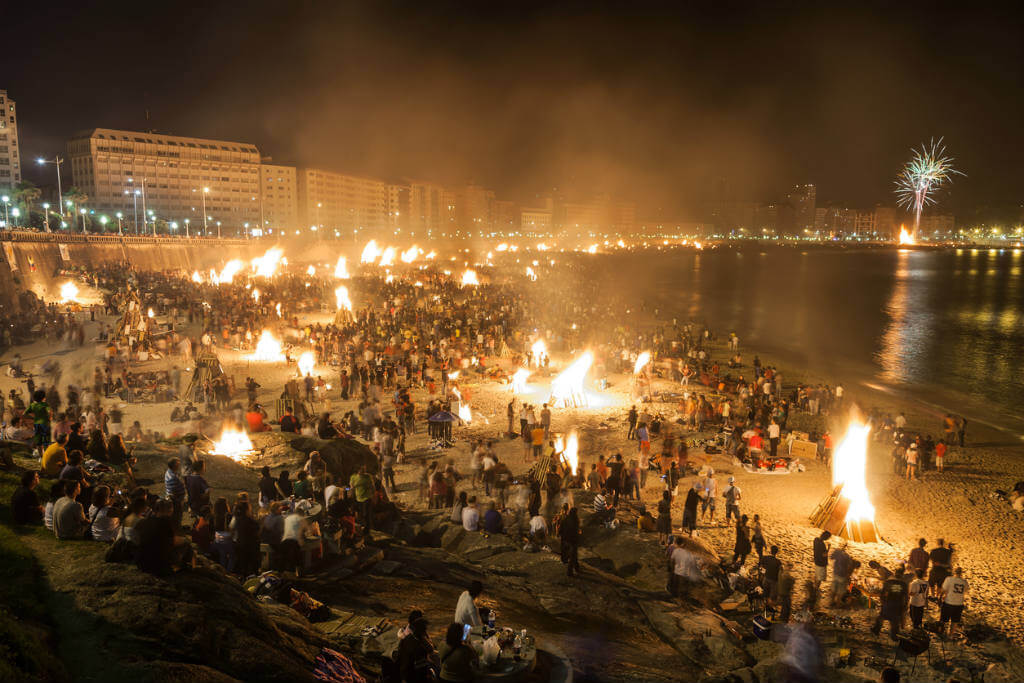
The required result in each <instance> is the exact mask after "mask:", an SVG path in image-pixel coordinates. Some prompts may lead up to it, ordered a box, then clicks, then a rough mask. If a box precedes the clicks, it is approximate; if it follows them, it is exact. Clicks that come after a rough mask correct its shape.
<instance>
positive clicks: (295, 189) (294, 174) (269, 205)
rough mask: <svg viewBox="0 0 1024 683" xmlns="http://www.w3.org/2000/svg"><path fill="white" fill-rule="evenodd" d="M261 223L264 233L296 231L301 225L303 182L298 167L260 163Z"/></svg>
mask: <svg viewBox="0 0 1024 683" xmlns="http://www.w3.org/2000/svg"><path fill="white" fill-rule="evenodd" d="M260 221H261V224H262V227H263V230H265V231H266V230H273V231H274V232H275V233H276V232H278V231H279V230H284V231H292V230H296V229H298V228H299V227H300V225H299V181H298V170H297V169H296V168H295V167H294V166H281V165H279V164H271V163H263V164H260Z"/></svg>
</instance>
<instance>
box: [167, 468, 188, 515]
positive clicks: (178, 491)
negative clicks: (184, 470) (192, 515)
mask: <svg viewBox="0 0 1024 683" xmlns="http://www.w3.org/2000/svg"><path fill="white" fill-rule="evenodd" d="M186 493H187V490H186V489H185V482H184V481H182V478H181V461H180V460H179V459H178V458H171V459H170V460H168V461H167V470H166V471H165V472H164V497H165V498H166V499H167V500H169V501H170V502H171V505H173V506H174V509H173V512H172V514H171V521H172V522H173V523H174V524H175V526H181V515H182V513H184V511H185V510H184V506H185V495H186Z"/></svg>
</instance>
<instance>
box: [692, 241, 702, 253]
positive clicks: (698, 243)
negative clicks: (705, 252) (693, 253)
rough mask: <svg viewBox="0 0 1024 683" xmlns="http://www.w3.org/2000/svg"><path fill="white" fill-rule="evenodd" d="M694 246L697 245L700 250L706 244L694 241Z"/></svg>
mask: <svg viewBox="0 0 1024 683" xmlns="http://www.w3.org/2000/svg"><path fill="white" fill-rule="evenodd" d="M693 246H694V247H696V248H697V250H698V251H700V250H701V249H703V248H704V245H703V244H701V243H700V242H694V243H693Z"/></svg>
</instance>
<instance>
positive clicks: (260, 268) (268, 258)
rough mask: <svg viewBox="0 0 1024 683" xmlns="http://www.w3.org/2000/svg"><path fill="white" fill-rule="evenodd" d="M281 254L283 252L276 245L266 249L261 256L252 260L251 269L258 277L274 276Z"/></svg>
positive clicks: (280, 260)
mask: <svg viewBox="0 0 1024 683" xmlns="http://www.w3.org/2000/svg"><path fill="white" fill-rule="evenodd" d="M283 255H284V252H283V251H281V250H280V249H278V248H277V247H274V248H272V249H267V251H266V253H265V254H263V256H258V257H256V258H254V259H253V260H252V269H253V270H254V271H255V272H256V275H258V276H260V277H274V273H276V272H277V266H278V264H279V263H281V262H282V260H283V259H282V258H281V256H283Z"/></svg>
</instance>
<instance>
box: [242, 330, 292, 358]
mask: <svg viewBox="0 0 1024 683" xmlns="http://www.w3.org/2000/svg"><path fill="white" fill-rule="evenodd" d="M249 360H263V361H271V362H275V361H283V360H284V354H283V353H281V342H279V341H277V339H276V338H275V337H274V335H273V334H271V333H270V330H263V331H262V332H260V340H259V341H258V342H256V349H255V350H254V351H253V353H252V355H251V356H249Z"/></svg>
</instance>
